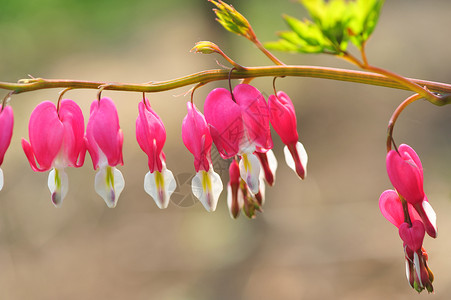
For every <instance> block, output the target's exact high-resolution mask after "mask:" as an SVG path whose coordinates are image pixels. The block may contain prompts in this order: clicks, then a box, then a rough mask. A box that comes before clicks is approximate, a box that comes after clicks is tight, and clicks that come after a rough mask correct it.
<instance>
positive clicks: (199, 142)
mask: <svg viewBox="0 0 451 300" xmlns="http://www.w3.org/2000/svg"><path fill="white" fill-rule="evenodd" d="M187 107H188V114H187V115H186V116H185V118H184V119H183V123H182V139H183V143H184V144H185V146H186V148H188V150H189V151H190V152H191V153H192V154H193V155H194V168H195V169H196V172H199V171H200V170H204V171H208V170H209V168H210V166H209V165H210V162H211V154H210V151H211V145H212V137H211V135H210V131H209V130H208V125H207V122H206V120H205V118H204V116H203V115H202V113H201V112H200V111H199V110H198V109H197V108H196V106H195V105H194V104H193V103H191V102H188V103H187Z"/></svg>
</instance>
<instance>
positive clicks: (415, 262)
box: [413, 252, 423, 287]
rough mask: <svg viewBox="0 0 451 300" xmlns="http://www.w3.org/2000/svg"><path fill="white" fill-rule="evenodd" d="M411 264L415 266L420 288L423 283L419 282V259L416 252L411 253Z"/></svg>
mask: <svg viewBox="0 0 451 300" xmlns="http://www.w3.org/2000/svg"><path fill="white" fill-rule="evenodd" d="M413 264H414V266H415V272H416V273H417V277H418V281H419V283H420V287H423V282H422V281H421V269H420V258H419V257H418V254H417V253H416V252H414V253H413Z"/></svg>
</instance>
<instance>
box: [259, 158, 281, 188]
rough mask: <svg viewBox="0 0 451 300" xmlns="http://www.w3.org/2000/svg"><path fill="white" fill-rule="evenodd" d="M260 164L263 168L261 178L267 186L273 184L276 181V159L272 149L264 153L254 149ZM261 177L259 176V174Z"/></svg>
mask: <svg viewBox="0 0 451 300" xmlns="http://www.w3.org/2000/svg"><path fill="white" fill-rule="evenodd" d="M255 154H256V155H257V157H258V159H259V161H260V165H261V167H262V170H263V178H264V179H265V181H266V183H268V185H269V186H273V185H274V183H275V181H276V170H277V159H276V156H275V155H274V152H273V151H272V150H268V152H266V153H261V152H258V151H256V152H255ZM260 177H261V176H260Z"/></svg>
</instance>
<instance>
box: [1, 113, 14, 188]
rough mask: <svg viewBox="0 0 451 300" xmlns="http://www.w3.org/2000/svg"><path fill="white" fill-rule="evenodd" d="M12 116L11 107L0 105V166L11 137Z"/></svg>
mask: <svg viewBox="0 0 451 300" xmlns="http://www.w3.org/2000/svg"><path fill="white" fill-rule="evenodd" d="M13 126H14V115H13V109H12V108H11V106H5V107H2V105H1V104H0V128H1V131H0V166H1V165H2V163H3V158H4V157H5V152H6V150H7V149H8V147H9V144H10V143H11V137H12V136H13ZM2 188H3V171H2V169H1V168H0V191H1V190H2Z"/></svg>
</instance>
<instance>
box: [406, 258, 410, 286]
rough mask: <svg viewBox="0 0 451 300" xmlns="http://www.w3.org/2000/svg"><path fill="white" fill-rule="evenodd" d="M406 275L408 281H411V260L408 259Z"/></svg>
mask: <svg viewBox="0 0 451 300" xmlns="http://www.w3.org/2000/svg"><path fill="white" fill-rule="evenodd" d="M406 277H407V281H408V282H409V283H410V266H409V261H408V260H407V259H406Z"/></svg>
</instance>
